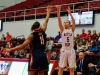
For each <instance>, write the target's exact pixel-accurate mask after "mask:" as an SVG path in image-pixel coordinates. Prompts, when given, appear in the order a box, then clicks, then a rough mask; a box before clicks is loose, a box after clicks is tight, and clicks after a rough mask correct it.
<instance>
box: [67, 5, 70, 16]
mask: <svg viewBox="0 0 100 75" xmlns="http://www.w3.org/2000/svg"><path fill="white" fill-rule="evenodd" d="M67 12H68V13H69V14H70V13H71V8H70V6H68V8H67Z"/></svg>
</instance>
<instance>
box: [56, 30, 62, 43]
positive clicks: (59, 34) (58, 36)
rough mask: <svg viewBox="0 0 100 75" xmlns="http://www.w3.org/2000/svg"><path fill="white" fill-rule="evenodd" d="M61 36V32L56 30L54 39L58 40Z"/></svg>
mask: <svg viewBox="0 0 100 75" xmlns="http://www.w3.org/2000/svg"><path fill="white" fill-rule="evenodd" d="M60 38H61V33H60V31H59V32H58V35H57V36H56V37H55V40H56V41H58V40H59V39H60Z"/></svg>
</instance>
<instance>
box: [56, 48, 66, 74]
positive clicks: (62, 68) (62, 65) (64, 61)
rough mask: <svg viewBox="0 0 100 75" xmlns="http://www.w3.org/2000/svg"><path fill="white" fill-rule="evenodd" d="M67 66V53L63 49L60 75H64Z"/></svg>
mask: <svg viewBox="0 0 100 75" xmlns="http://www.w3.org/2000/svg"><path fill="white" fill-rule="evenodd" d="M66 64H67V51H66V50H63V49H61V54H60V60H59V71H58V75H63V70H64V67H65V66H66Z"/></svg>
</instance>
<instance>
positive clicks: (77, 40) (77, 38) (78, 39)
mask: <svg viewBox="0 0 100 75" xmlns="http://www.w3.org/2000/svg"><path fill="white" fill-rule="evenodd" d="M75 41H76V42H80V41H82V38H80V35H79V34H77V36H76V37H75Z"/></svg>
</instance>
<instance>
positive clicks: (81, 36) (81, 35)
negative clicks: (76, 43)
mask: <svg viewBox="0 0 100 75" xmlns="http://www.w3.org/2000/svg"><path fill="white" fill-rule="evenodd" d="M86 35H87V34H86V33H85V30H84V29H82V34H80V38H83V39H85V37H86Z"/></svg>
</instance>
